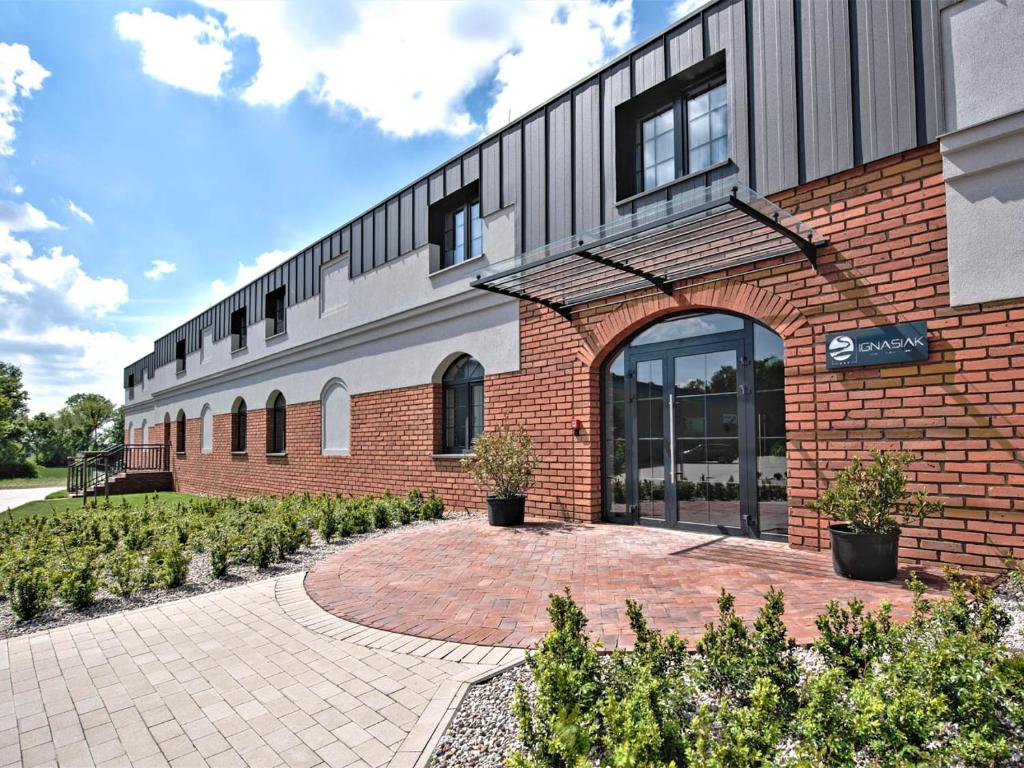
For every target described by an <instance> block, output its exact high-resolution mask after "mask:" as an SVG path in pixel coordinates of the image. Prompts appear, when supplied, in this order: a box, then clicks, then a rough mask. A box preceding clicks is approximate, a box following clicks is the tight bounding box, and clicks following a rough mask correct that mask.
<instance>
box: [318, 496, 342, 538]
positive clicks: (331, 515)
mask: <svg viewBox="0 0 1024 768" xmlns="http://www.w3.org/2000/svg"><path fill="white" fill-rule="evenodd" d="M316 530H317V533H319V534H320V538H321V539H323V540H324V541H326V542H330V540H331V539H333V538H334V536H335V534H336V533H337V532H338V511H337V509H336V508H335V506H334V502H332V501H330V500H328V502H327V504H326V505H325V506H324V508H323V509H322V510H320V515H319V517H317V519H316Z"/></svg>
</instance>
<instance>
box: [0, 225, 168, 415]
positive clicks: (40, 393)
mask: <svg viewBox="0 0 1024 768" xmlns="http://www.w3.org/2000/svg"><path fill="white" fill-rule="evenodd" d="M127 300H128V286H127V285H125V283H124V282H123V281H121V280H118V279H115V278H96V277H93V276H91V275H89V274H88V273H86V271H85V269H84V268H83V267H82V263H81V261H80V260H79V259H78V258H77V257H75V256H72V255H70V254H65V253H64V252H63V250H62V249H61V248H59V247H58V248H52V249H50V251H49V252H48V253H47V254H46V255H44V256H35V255H34V253H33V248H32V246H31V244H29V243H28V242H26V241H25V240H21V239H19V238H16V237H14V236H13V235H12V234H11V230H10V228H9V227H8V226H7V225H6V224H2V223H0V305H2V306H3V312H2V313H0V359H3V360H4V361H5V362H11V363H14V364H16V365H18V366H19V367H20V368H21V369H22V370H23V372H24V374H25V385H26V388H27V389H28V391H29V394H30V397H31V406H32V409H33V410H54V409H56V408H59V407H60V406H61V405H62V404H63V402H64V400H65V399H66V398H67V397H68V396H69V395H71V394H73V393H75V392H99V393H101V394H104V395H106V396H107V397H110V398H111V399H113V400H115V402H117V401H120V399H121V395H122V393H121V373H120V368H121V366H122V365H125V364H127V363H128V362H131V361H132V360H135V359H137V358H139V357H141V356H142V355H144V354H146V353H147V352H148V351H150V350H151V349H152V339H148V338H147V339H142V338H141V337H140V338H134V337H127V336H125V335H123V334H121V333H118V332H116V331H107V330H95V329H90V328H89V327H87V326H89V325H90V324H91V323H92V322H93V321H94V318H102V317H106V316H108V315H110V314H112V313H114V312H115V311H116V310H117V309H119V308H120V307H121V306H123V305H124V304H125V303H126V302H127Z"/></svg>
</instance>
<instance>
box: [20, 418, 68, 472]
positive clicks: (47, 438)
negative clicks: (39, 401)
mask: <svg viewBox="0 0 1024 768" xmlns="http://www.w3.org/2000/svg"><path fill="white" fill-rule="evenodd" d="M25 443H26V446H27V447H28V449H29V451H30V452H31V453H32V457H33V458H34V459H35V460H36V463H37V464H42V465H43V466H46V467H57V466H60V465H62V464H63V463H64V461H65V459H67V456H68V453H69V451H68V446H67V436H66V435H65V434H64V430H63V429H62V428H61V424H60V419H59V418H57V417H55V416H50V415H49V414H47V413H37V414H36V415H35V416H33V417H32V418H31V419H29V421H28V433H27V436H26V438H25Z"/></svg>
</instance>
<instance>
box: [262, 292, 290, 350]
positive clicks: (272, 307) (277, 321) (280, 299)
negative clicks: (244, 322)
mask: <svg viewBox="0 0 1024 768" xmlns="http://www.w3.org/2000/svg"><path fill="white" fill-rule="evenodd" d="M284 303H285V296H284V286H281V287H280V288H277V289H275V290H273V291H271V292H270V293H268V294H267V305H266V309H267V311H266V315H267V338H268V339H269V338H270V337H271V336H277V335H278V334H279V333H284Z"/></svg>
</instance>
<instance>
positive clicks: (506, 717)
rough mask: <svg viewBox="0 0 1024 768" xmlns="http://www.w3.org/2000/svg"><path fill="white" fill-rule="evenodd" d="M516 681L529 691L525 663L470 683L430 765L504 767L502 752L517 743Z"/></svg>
mask: <svg viewBox="0 0 1024 768" xmlns="http://www.w3.org/2000/svg"><path fill="white" fill-rule="evenodd" d="M516 683H522V684H523V685H524V686H526V689H527V690H528V691H530V692H531V693H532V691H533V678H532V677H530V669H529V667H527V666H526V665H525V664H520V665H518V666H515V667H512V668H511V669H509V670H506V671H505V672H502V673H501V674H500V675H496V676H495V677H492V678H491V679H490V680H485V681H484V682H482V683H479V684H478V685H474V686H472V687H471V688H470V689H469V690H468V691H467V692H466V697H465V698H464V699H463V700H462V704H460V705H459V709H458V711H457V712H456V713H455V717H453V718H452V722H451V725H449V726H448V730H447V731H446V732H445V734H444V736H442V737H441V741H440V742H439V743H438V745H437V749H436V750H435V751H434V757H433V759H432V760H431V762H430V768H504V766H505V755H506V754H508V753H509V752H511V751H512V750H513V749H516V748H518V747H519V746H520V744H519V739H518V737H517V735H516V733H517V725H516V719H515V716H514V715H513V714H512V696H513V694H514V693H515V690H516Z"/></svg>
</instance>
